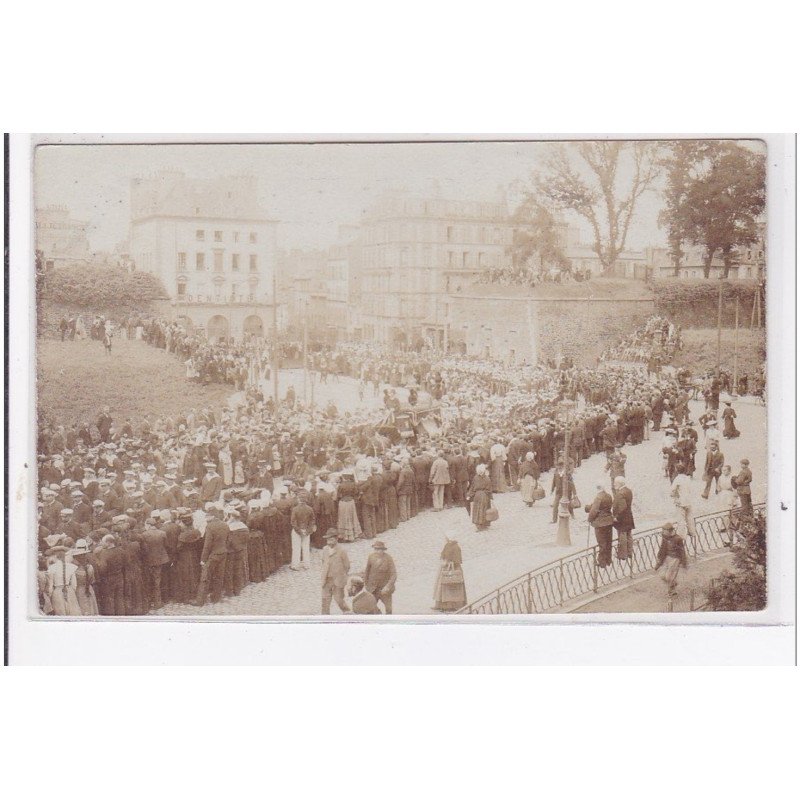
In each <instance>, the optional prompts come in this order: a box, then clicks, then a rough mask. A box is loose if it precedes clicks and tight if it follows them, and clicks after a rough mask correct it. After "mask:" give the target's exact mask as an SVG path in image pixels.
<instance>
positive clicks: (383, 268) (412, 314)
mask: <svg viewBox="0 0 800 800" xmlns="http://www.w3.org/2000/svg"><path fill="white" fill-rule="evenodd" d="M361 229H362V233H361V235H362V248H361V257H362V263H361V291H360V296H361V303H360V316H361V319H360V325H361V329H362V336H363V338H365V339H367V340H375V341H378V342H385V343H391V344H397V345H400V346H413V345H414V344H415V343H416V344H419V343H420V342H427V343H429V344H431V345H433V346H436V347H443V348H444V347H446V346H447V342H446V338H447V324H446V321H447V296H448V294H450V293H454V292H458V291H459V290H460V288H462V287H463V286H466V285H469V284H470V283H472V282H473V281H474V280H475V279H476V278H477V276H478V275H479V274H480V273H481V271H483V270H484V269H490V268H497V267H500V266H501V265H502V264H503V263H504V260H505V259H506V258H507V248H508V247H509V245H510V244H511V240H512V230H511V227H510V224H509V219H508V209H507V206H506V204H505V203H504V202H499V203H491V202H480V201H469V200H461V201H457V200H445V199H442V198H429V199H426V198H413V197H408V196H405V195H400V194H398V195H390V196H387V197H385V198H383V199H382V200H381V201H379V202H378V203H377V204H376V205H375V206H374V207H373V208H371V209H370V210H369V211H368V212H367V213H366V214H365V215H364V218H363V220H362V225H361Z"/></svg>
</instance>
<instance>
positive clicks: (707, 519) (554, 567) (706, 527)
mask: <svg viewBox="0 0 800 800" xmlns="http://www.w3.org/2000/svg"><path fill="white" fill-rule="evenodd" d="M753 508H754V510H761V509H763V508H764V504H763V503H761V504H759V505H754V506H753ZM733 513H734V515H735V514H736V511H734V512H733ZM730 520H731V514H730V513H729V512H727V511H720V512H718V513H715V514H706V515H704V516H702V517H695V528H696V535H695V536H693V537H690V536H687V537H686V548H687V552H688V555H689V556H690V557H691V556H694V557H695V558H696V557H697V556H698V555H702V554H704V553H711V552H713V551H714V550H719V549H721V548H722V547H725V546H726V545H729V544H731V536H732V531H733V526H731V525H730ZM660 544H661V528H652V529H650V530H646V531H641V532H640V533H636V534H634V536H633V551H632V555H631V557H630V558H628V559H626V560H624V561H619V560H617V559H616V558H615V559H613V560H612V562H611V564H610V565H609V566H607V567H600V566H598V564H597V553H598V547H597V545H595V546H594V547H588V548H586V549H585V550H580V551H578V552H577V553H573V554H572V555H570V556H564V558H559V559H558V560H557V561H551V562H550V563H548V564H544V565H543V566H541V567H537V568H536V569H535V570H532V571H531V572H528V573H526V574H525V575H522V576H521V577H519V578H516V579H515V580H513V581H510V582H509V583H506V584H504V585H503V586H501V587H499V588H498V589H495V590H494V591H493V592H490V593H489V594H487V595H484V596H483V597H481V598H480V599H478V600H475V602H473V603H470V604H468V605H466V606H464V607H463V608H462V609H460V610H459V611H458V612H457V613H459V614H543V613H546V612H548V611H554V610H557V609H559V608H562V607H563V606H564V605H565V604H567V603H569V602H571V601H573V600H575V599H577V598H579V597H581V596H582V595H588V594H591V593H593V592H599V591H601V590H602V589H605V588H606V587H608V586H612V585H613V584H615V583H619V582H621V581H623V580H626V579H629V578H633V577H635V576H637V575H642V574H643V573H645V572H648V571H649V570H651V569H654V568H655V565H656V559H657V557H658V549H659V546H660Z"/></svg>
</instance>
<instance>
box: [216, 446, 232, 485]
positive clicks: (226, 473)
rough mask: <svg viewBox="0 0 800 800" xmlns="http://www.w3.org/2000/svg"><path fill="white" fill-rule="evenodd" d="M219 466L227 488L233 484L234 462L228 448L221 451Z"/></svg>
mask: <svg viewBox="0 0 800 800" xmlns="http://www.w3.org/2000/svg"><path fill="white" fill-rule="evenodd" d="M219 466H220V469H221V470H222V480H223V482H224V483H225V485H226V486H230V485H231V484H232V483H233V460H232V459H231V451H230V450H228V448H223V449H222V450H220V451H219Z"/></svg>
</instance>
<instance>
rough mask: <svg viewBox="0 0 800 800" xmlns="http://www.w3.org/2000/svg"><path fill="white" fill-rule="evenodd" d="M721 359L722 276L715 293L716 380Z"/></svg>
mask: <svg viewBox="0 0 800 800" xmlns="http://www.w3.org/2000/svg"><path fill="white" fill-rule="evenodd" d="M721 360H722V277H721V276H720V279H719V294H718V295H717V380H719V367H720V361H721Z"/></svg>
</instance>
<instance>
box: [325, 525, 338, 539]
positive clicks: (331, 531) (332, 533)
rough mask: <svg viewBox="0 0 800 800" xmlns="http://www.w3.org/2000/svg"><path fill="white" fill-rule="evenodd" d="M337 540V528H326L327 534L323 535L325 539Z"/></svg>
mask: <svg viewBox="0 0 800 800" xmlns="http://www.w3.org/2000/svg"><path fill="white" fill-rule="evenodd" d="M338 538H339V530H338V529H337V528H328V532H327V533H326V534H325V539H326V540H327V539H338Z"/></svg>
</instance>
